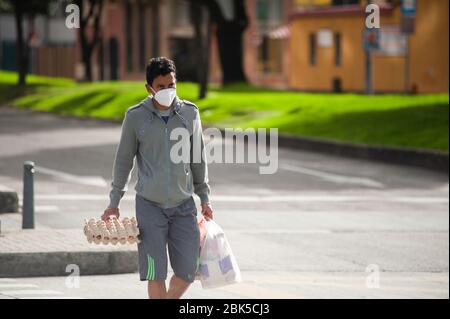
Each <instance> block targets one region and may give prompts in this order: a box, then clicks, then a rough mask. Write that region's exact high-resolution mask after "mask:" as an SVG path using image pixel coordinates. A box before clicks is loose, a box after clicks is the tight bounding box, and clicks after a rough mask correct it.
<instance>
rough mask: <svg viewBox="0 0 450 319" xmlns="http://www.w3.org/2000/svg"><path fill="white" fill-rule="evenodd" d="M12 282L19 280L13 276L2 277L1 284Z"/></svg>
mask: <svg viewBox="0 0 450 319" xmlns="http://www.w3.org/2000/svg"><path fill="white" fill-rule="evenodd" d="M11 282H17V280H16V279H12V278H0V284H1V283H11Z"/></svg>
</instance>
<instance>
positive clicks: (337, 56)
mask: <svg viewBox="0 0 450 319" xmlns="http://www.w3.org/2000/svg"><path fill="white" fill-rule="evenodd" d="M334 63H335V64H336V65H337V66H340V65H341V63H342V54H341V34H340V33H339V32H337V33H335V34H334Z"/></svg>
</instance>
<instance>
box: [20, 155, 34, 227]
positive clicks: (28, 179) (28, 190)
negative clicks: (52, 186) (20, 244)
mask: <svg viewBox="0 0 450 319" xmlns="http://www.w3.org/2000/svg"><path fill="white" fill-rule="evenodd" d="M33 228H34V162H31V161H27V162H25V163H24V165H23V203H22V229H33Z"/></svg>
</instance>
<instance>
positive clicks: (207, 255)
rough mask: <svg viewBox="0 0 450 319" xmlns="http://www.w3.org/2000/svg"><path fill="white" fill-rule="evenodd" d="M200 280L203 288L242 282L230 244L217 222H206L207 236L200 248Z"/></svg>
mask: <svg viewBox="0 0 450 319" xmlns="http://www.w3.org/2000/svg"><path fill="white" fill-rule="evenodd" d="M198 279H200V282H201V284H202V287H203V288H217V287H222V286H226V285H230V284H234V283H238V282H241V281H242V279H241V271H240V270H239V266H238V264H237V262H236V258H235V257H234V255H233V252H232V251H231V247H230V244H229V243H228V240H227V238H226V236H225V234H224V232H223V230H222V228H221V227H220V226H219V225H217V224H216V222H214V221H212V220H210V221H207V222H206V236H205V238H204V240H203V242H202V244H201V248H200V263H199V271H198Z"/></svg>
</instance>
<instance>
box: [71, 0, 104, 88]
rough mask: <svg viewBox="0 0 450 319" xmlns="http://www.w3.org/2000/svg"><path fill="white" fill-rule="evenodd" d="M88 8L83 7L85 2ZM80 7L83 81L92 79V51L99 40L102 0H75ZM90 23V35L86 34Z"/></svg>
mask: <svg viewBox="0 0 450 319" xmlns="http://www.w3.org/2000/svg"><path fill="white" fill-rule="evenodd" d="M86 3H88V4H89V8H88V9H85V4H86ZM75 4H76V5H78V7H79V8H80V30H79V32H80V43H81V59H82V61H83V65H84V79H83V80H84V81H88V82H90V81H92V53H93V52H94V50H95V48H96V47H97V45H98V44H99V42H100V20H101V17H102V11H103V0H76V1H75ZM90 24H92V35H91V36H89V34H88V32H89V31H88V26H89V25H90Z"/></svg>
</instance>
